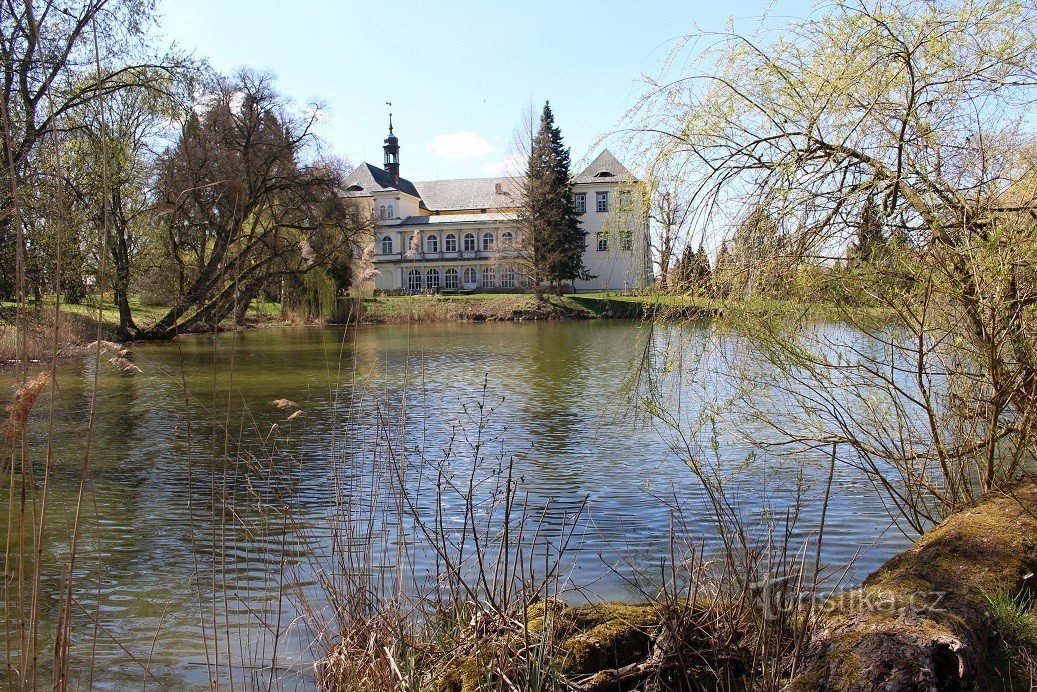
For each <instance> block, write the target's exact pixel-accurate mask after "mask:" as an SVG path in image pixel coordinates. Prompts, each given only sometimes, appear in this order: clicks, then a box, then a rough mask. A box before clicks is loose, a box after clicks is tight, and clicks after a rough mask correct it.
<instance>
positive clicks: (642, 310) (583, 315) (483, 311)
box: [363, 293, 716, 323]
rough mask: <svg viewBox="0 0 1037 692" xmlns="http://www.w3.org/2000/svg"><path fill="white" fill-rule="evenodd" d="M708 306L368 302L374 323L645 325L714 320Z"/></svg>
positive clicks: (491, 298)
mask: <svg viewBox="0 0 1037 692" xmlns="http://www.w3.org/2000/svg"><path fill="white" fill-rule="evenodd" d="M715 310H716V308H715V306H713V305H710V304H709V301H705V300H701V299H696V298H687V297H682V296H664V295H651V294H649V295H621V294H608V293H576V294H569V295H561V296H556V295H545V296H542V298H541V299H540V300H537V298H536V296H534V295H532V294H491V293H476V294H471V295H458V296H442V295H437V296H426V295H412V296H378V297H375V298H365V299H364V314H363V321H364V322H369V323H402V322H453V321H469V322H480V321H508V320H558V319H606V318H620V319H642V318H650V317H657V316H663V317H665V316H697V315H708V314H713V313H714V312H715Z"/></svg>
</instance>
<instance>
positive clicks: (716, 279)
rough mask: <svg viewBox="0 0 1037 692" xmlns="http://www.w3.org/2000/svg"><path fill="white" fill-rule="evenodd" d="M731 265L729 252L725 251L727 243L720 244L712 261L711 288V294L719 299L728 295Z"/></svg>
mask: <svg viewBox="0 0 1037 692" xmlns="http://www.w3.org/2000/svg"><path fill="white" fill-rule="evenodd" d="M731 265H732V257H731V252H730V251H729V250H728V249H727V241H726V240H725V241H724V242H722V243H721V244H720V249H719V250H717V257H716V259H715V260H714V261H713V276H712V279H713V281H712V286H713V293H715V294H716V295H717V296H720V297H726V296H727V295H728V294H729V293H730V287H729V286H728V281H729V280H730V276H729V275H730V273H731V268H732V267H731Z"/></svg>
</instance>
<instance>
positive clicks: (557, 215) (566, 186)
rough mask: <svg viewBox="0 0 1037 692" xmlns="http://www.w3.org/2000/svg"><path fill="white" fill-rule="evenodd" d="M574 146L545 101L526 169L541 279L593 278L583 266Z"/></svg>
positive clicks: (532, 256) (532, 245) (530, 238)
mask: <svg viewBox="0 0 1037 692" xmlns="http://www.w3.org/2000/svg"><path fill="white" fill-rule="evenodd" d="M569 167H570V159H569V149H568V148H567V147H565V146H564V145H563V144H562V131H561V130H560V129H559V128H558V127H557V126H556V125H555V124H554V113H552V112H551V104H550V103H545V104H544V110H543V112H542V114H541V116H540V128H539V130H538V131H537V133H536V135H535V136H534V137H533V143H532V147H531V152H530V156H529V164H528V168H527V172H526V183H525V190H524V197H525V199H524V204H523V209H522V211H521V218H520V222H521V224H522V226H523V236H524V244H525V245H526V247H527V252H526V253H525V254H526V255H527V256H528V258H529V264H530V265H531V267H530V269H531V273H532V275H533V279H534V281H535V282H537V283H539V281H542V280H545V279H546V280H548V281H550V282H551V283H553V284H555V285H556V286H560V284H561V282H563V281H572V280H573V279H590V278H593V277H591V275H590V274H589V272H588V271H587V268H586V267H584V266H583V251H584V250H585V249H586V247H587V243H586V236H587V234H586V232H585V231H584V230H583V228H582V227H581V226H580V218H579V215H578V214H577V213H576V211H575V210H574V209H573V205H572V196H573V185H572V175H571V173H570V170H569Z"/></svg>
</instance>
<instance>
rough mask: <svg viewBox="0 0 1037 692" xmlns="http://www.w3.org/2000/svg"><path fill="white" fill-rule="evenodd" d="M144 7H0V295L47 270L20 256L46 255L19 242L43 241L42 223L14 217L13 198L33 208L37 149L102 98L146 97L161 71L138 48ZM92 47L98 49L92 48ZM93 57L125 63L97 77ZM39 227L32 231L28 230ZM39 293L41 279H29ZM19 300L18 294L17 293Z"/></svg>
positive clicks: (58, 1) (147, 12)
mask: <svg viewBox="0 0 1037 692" xmlns="http://www.w3.org/2000/svg"><path fill="white" fill-rule="evenodd" d="M152 9H153V8H152V4H151V3H150V2H148V1H147V0H85V1H76V0H21V1H17V0H5V1H4V2H3V3H2V7H0V66H2V74H0V120H2V125H3V140H2V142H0V155H2V157H3V164H4V167H5V170H6V171H7V175H6V176H4V182H3V184H2V186H0V204H2V209H3V213H2V214H0V262H2V263H3V265H2V266H3V267H4V271H2V272H0V292H2V293H4V294H8V295H10V294H12V293H14V292H15V289H16V286H15V281H14V277H16V276H20V275H21V274H22V273H23V272H22V271H21V269H19V270H15V265H18V267H19V268H24V267H26V266H30V267H35V268H36V269H37V270H39V269H40V268H41V267H43V266H45V262H44V261H42V260H40V258H38V257H35V258H32V260H31V261H30V260H28V259H23V255H24V254H25V253H30V252H35V251H36V250H37V249H40V248H44V247H46V243H45V242H43V240H44V239H43V238H37V240H36V242H32V238H29V237H26V238H21V237H20V236H21V235H22V226H23V224H24V226H25V232H26V235H27V236H32V235H33V234H36V235H37V236H38V235H39V234H40V233H43V232H44V231H45V228H46V224H43V223H42V221H40V218H42V217H40V216H36V217H34V216H32V215H27V216H26V217H25V218H19V215H17V214H15V213H14V211H13V210H14V208H15V206H14V205H15V198H16V196H17V195H19V193H20V194H21V195H22V196H23V198H25V201H27V204H26V208H31V207H32V203H31V200H30V199H29V197H30V196H31V194H32V192H33V190H34V189H35V187H36V185H37V184H38V183H39V182H40V179H41V177H45V176H46V175H48V171H49V168H48V167H47V166H46V165H45V164H44V165H40V164H38V163H37V160H36V159H37V157H38V156H39V151H40V143H41V142H42V141H43V138H44V137H45V136H47V135H49V134H51V133H56V134H57V135H58V136H64V135H66V134H68V133H69V132H71V131H73V130H75V129H77V128H80V127H82V126H83V121H82V120H81V119H79V114H80V111H81V110H82V109H83V108H84V107H85V106H86V105H88V104H91V103H94V102H96V101H97V100H98V99H100V98H104V97H110V96H113V95H114V94H116V93H118V92H120V91H122V90H126V89H135V88H141V89H147V88H151V87H152V85H153V77H154V73H153V72H151V71H149V70H148V69H146V68H148V67H153V68H155V69H161V68H160V66H158V65H152V64H151V63H152V62H154V61H152V60H150V59H149V58H148V57H147V56H148V55H150V53H151V52H150V50H149V49H148V47H147V46H146V45H144V43H143V36H144V32H145V29H146V28H147V27H148V26H149V23H150V21H151V18H152V16H153V15H152ZM95 41H96V46H95ZM95 48H96V49H97V54H99V55H103V56H105V58H104V60H105V62H106V63H107V62H108V61H109V60H110V57H109V56H120V59H122V60H123V61H124V62H122V63H120V64H112V65H107V64H106V67H105V69H103V70H101V71H100V74H99V73H98V70H97V69H96V66H95ZM34 221H35V222H37V223H34ZM30 278H31V280H33V281H34V282H35V283H36V286H35V289H36V291H37V293H38V292H39V289H40V284H41V283H42V282H43V281H44V277H43V276H42V275H40V272H39V271H36V272H35V274H34V276H33V277H30ZM20 292H21V293H24V287H23V290H22V291H20Z"/></svg>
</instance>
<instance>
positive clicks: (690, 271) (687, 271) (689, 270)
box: [677, 243, 697, 293]
mask: <svg viewBox="0 0 1037 692" xmlns="http://www.w3.org/2000/svg"><path fill="white" fill-rule="evenodd" d="M696 278H697V277H696V272H695V252H694V250H692V249H691V244H690V243H689V244H687V245H685V246H684V251H683V252H681V260H680V262H679V263H678V264H677V288H678V290H680V291H681V292H682V293H686V292H687V291H689V290H691V289H692V288H693V287H694V286H695V285H696V283H697V282H696Z"/></svg>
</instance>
